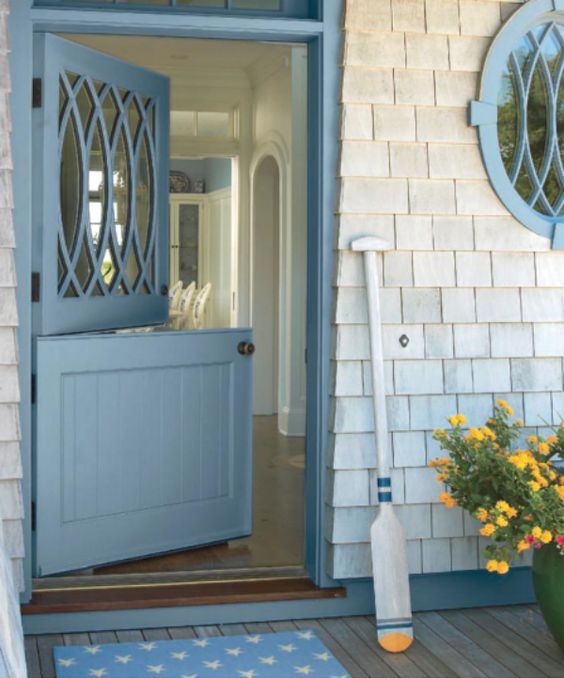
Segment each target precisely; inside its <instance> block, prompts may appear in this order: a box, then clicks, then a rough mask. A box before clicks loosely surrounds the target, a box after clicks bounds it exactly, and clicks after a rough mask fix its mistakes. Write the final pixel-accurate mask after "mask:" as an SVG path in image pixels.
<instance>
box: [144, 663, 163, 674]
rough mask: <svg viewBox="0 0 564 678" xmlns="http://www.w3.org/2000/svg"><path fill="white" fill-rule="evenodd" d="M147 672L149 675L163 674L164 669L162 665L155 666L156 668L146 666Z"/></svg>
mask: <svg viewBox="0 0 564 678" xmlns="http://www.w3.org/2000/svg"><path fill="white" fill-rule="evenodd" d="M147 671H148V672H149V673H157V674H159V673H164V672H165V667H164V666H163V665H162V664H157V665H156V666H151V665H149V666H147Z"/></svg>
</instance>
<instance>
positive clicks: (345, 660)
mask: <svg viewBox="0 0 564 678" xmlns="http://www.w3.org/2000/svg"><path fill="white" fill-rule="evenodd" d="M296 626H297V627H298V628H299V629H312V631H315V633H316V634H317V636H318V638H319V639H320V640H321V642H322V643H323V644H324V645H325V646H326V648H327V649H328V650H329V651H330V652H331V653H332V654H333V655H334V656H335V659H337V661H338V662H340V663H341V664H342V666H343V668H344V669H345V670H346V671H348V672H349V673H350V674H351V676H353V678H364V677H365V676H366V672H365V671H364V669H361V668H360V666H359V665H358V664H357V662H356V661H355V659H354V658H353V657H352V656H351V655H350V654H349V652H348V650H347V649H346V648H344V647H343V646H342V645H341V644H340V643H338V642H337V641H336V640H335V639H334V638H333V636H332V635H331V634H330V633H328V632H327V631H326V630H325V629H324V628H323V626H321V624H320V623H319V621H317V620H316V619H300V620H297V621H296Z"/></svg>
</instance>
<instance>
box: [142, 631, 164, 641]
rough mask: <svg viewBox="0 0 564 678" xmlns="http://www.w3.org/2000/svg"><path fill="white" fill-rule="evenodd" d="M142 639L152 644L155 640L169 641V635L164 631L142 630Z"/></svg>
mask: <svg viewBox="0 0 564 678" xmlns="http://www.w3.org/2000/svg"><path fill="white" fill-rule="evenodd" d="M142 634H143V638H145V640H146V641H148V642H152V641H155V640H170V634H169V632H168V631H167V630H166V629H143V631H142Z"/></svg>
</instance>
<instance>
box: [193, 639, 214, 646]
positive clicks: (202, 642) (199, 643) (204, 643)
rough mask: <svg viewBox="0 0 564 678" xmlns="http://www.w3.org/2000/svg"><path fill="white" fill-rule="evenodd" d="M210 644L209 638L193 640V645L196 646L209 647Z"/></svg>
mask: <svg viewBox="0 0 564 678" xmlns="http://www.w3.org/2000/svg"><path fill="white" fill-rule="evenodd" d="M209 644H210V641H209V640H207V638H203V639H202V640H193V641H192V645H195V646H196V647H207V646H208V645H209Z"/></svg>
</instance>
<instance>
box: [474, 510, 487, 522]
mask: <svg viewBox="0 0 564 678" xmlns="http://www.w3.org/2000/svg"><path fill="white" fill-rule="evenodd" d="M475 515H476V518H477V519H478V520H479V521H480V522H482V523H485V522H486V520H487V519H488V512H487V511H486V509H485V508H479V509H478V510H477V511H476V514H475Z"/></svg>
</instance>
